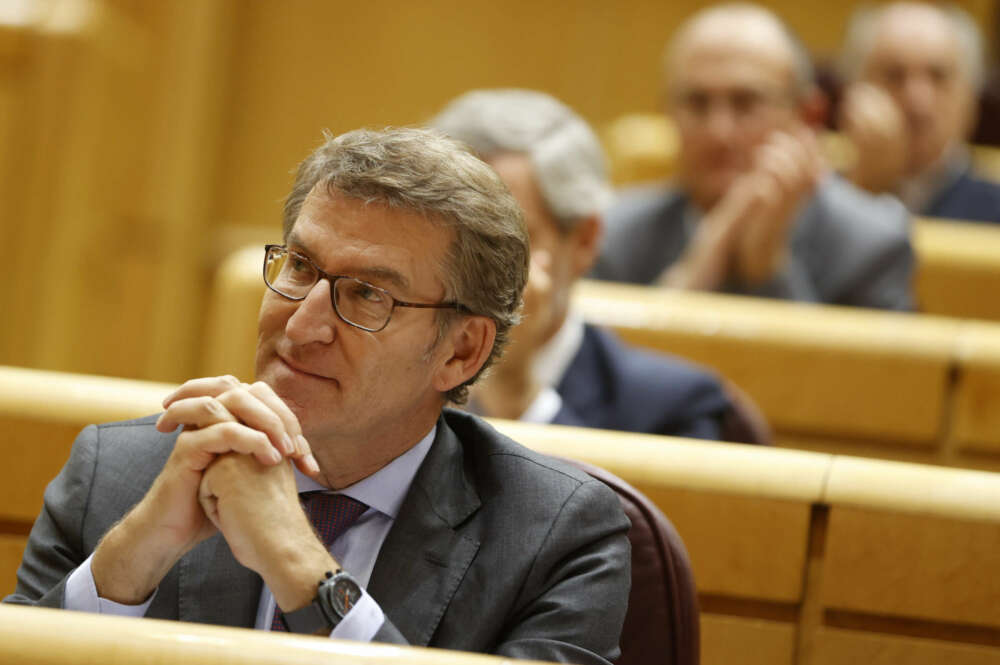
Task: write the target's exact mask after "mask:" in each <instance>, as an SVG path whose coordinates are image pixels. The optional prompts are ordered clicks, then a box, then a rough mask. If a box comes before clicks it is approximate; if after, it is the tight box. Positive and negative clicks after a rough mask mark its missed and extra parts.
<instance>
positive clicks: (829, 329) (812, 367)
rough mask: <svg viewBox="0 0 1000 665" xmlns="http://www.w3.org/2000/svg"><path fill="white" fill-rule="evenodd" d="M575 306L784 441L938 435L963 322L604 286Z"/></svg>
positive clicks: (919, 439)
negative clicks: (674, 359)
mask: <svg viewBox="0 0 1000 665" xmlns="http://www.w3.org/2000/svg"><path fill="white" fill-rule="evenodd" d="M574 303H575V305H576V306H577V307H578V308H579V310H580V311H581V312H582V314H583V316H584V318H586V319H587V320H588V321H590V322H592V323H596V324H599V325H605V326H609V327H612V328H614V329H616V330H617V331H618V332H619V333H620V334H621V335H622V336H623V337H624V338H625V339H626V340H627V341H629V342H632V343H634V344H637V345H640V346H646V347H648V348H653V349H657V350H660V351H665V352H670V353H676V354H678V355H681V356H684V357H687V358H690V359H692V360H694V361H696V362H700V363H703V364H705V365H708V366H710V367H714V368H715V369H717V370H718V371H719V372H720V373H722V374H723V375H725V376H726V377H728V378H729V379H731V380H732V381H734V382H735V383H736V384H737V385H739V386H740V387H741V388H743V389H744V390H745V391H746V392H747V393H749V394H750V396H751V397H753V398H754V400H756V401H757V403H758V404H759V405H760V407H761V408H762V409H763V411H764V412H765V414H766V415H767V417H768V419H769V420H770V422H771V423H772V425H774V427H775V429H776V430H778V435H779V436H781V435H782V434H802V435H810V434H814V435H823V436H827V437H838V436H843V437H849V438H860V439H869V440H871V439H879V440H886V441H891V442H894V443H896V444H897V445H900V444H902V445H912V446H925V447H932V446H934V445H936V444H937V442H938V440H939V438H940V433H941V430H942V427H943V423H944V414H945V405H946V400H947V390H948V387H949V370H950V367H951V363H952V361H953V357H954V352H955V346H956V339H957V338H958V335H959V333H960V330H961V324H960V322H958V321H953V320H948V319H939V318H935V317H926V316H916V315H912V314H899V313H892V312H878V311H870V310H859V309H852V308H846V307H829V306H821V305H808V304H802V303H789V302H781V301H769V300H762V299H755V298H744V297H737V296H724V295H719V294H712V293H689V292H681V291H671V290H666V289H660V288H654V287H642V286H632V285H623V284H612V283H601V282H582V283H581V284H580V285H579V286H578V287H577V291H576V294H575V297H574Z"/></svg>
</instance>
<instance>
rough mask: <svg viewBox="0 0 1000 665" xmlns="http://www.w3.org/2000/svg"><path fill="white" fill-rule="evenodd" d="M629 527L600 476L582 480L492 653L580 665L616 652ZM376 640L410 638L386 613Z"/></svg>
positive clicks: (603, 664)
mask: <svg viewBox="0 0 1000 665" xmlns="http://www.w3.org/2000/svg"><path fill="white" fill-rule="evenodd" d="M628 529H629V522H628V518H626V517H625V516H624V514H623V513H622V509H621V504H620V503H619V501H618V498H617V496H615V494H614V493H613V492H612V491H611V490H610V489H609V488H608V487H607V486H605V485H604V484H603V483H600V482H598V481H595V480H592V481H588V482H585V483H582V484H581V485H580V486H579V487H578V488H577V490H576V491H575V492H573V494H572V495H571V496H570V497H569V498H568V499H567V501H566V502H565V503H564V504H563V506H562V508H561V510H560V511H559V514H558V516H557V518H556V519H555V521H554V523H553V525H552V529H551V531H550V533H549V535H548V537H547V538H546V539H545V542H544V543H543V545H542V547H541V549H540V550H539V552H538V553H537V555H536V558H535V563H534V565H533V566H532V570H531V571H530V573H529V574H528V578H527V579H526V580H525V581H524V583H523V588H522V593H521V603H520V604H519V609H518V610H517V611H516V613H515V614H514V615H513V616H512V617H511V618H510V619H509V621H508V625H507V626H506V627H505V630H504V632H503V634H502V635H501V637H500V639H499V640H498V643H497V644H496V645H495V647H494V648H492V649H491V652H492V653H494V654H496V655H500V656H505V657H508V658H516V659H527V660H541V661H549V662H562V663H577V664H578V665H608V664H609V662H610V661H613V660H614V659H616V658H617V657H618V656H619V654H620V649H619V644H618V640H619V637H620V635H621V630H622V624H623V623H624V621H625V611H626V609H627V605H628V594H629V588H630V585H631V551H630V546H629V541H628V538H627V532H628ZM374 639H375V641H379V642H389V643H394V644H406V643H407V640H406V638H405V637H404V636H403V635H402V634H401V633H400V632H399V630H398V629H397V628H396V627H395V626H394V625H393V624H392V622H391V621H390V620H389V619H388V618H387V619H386V620H385V623H383V625H382V627H381V628H380V629H379V631H378V633H377V634H376V635H375V638H374Z"/></svg>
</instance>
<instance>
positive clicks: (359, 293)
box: [351, 282, 383, 302]
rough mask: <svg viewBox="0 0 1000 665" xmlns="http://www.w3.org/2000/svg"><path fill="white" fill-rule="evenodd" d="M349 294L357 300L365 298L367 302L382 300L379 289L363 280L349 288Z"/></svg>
mask: <svg viewBox="0 0 1000 665" xmlns="http://www.w3.org/2000/svg"><path fill="white" fill-rule="evenodd" d="M351 294H352V295H353V296H354V297H355V298H358V299H359V300H367V301H368V302H382V300H383V295H382V292H381V291H379V290H378V289H376V288H375V287H373V286H369V285H368V284H365V283H363V282H358V283H356V284H355V285H354V288H353V289H351Z"/></svg>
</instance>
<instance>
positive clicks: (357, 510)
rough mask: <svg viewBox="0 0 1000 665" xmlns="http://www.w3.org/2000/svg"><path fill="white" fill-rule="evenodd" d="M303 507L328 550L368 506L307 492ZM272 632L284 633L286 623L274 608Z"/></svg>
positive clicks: (342, 496)
mask: <svg viewBox="0 0 1000 665" xmlns="http://www.w3.org/2000/svg"><path fill="white" fill-rule="evenodd" d="M300 498H301V501H302V507H303V508H304V509H305V511H306V515H307V516H308V517H309V521H310V522H312V525H313V528H314V529H316V533H318V534H319V537H320V538H321V539H322V540H323V544H324V545H325V546H326V549H328V550H329V549H330V545H331V544H332V543H333V541H335V540H336V539H337V537H338V536H340V534H342V533H344V531H347V529H348V528H349V527H350V526H351V525H352V524H354V523H355V522H356V521H357V520H358V518H359V517H361V514H362V513H364V512H365V510H367V509H368V506H366V505H365V504H363V503H361V502H360V501H358V500H357V499H352V498H351V497H349V496H345V495H343V494H330V493H328V492H307V493H305V494H303V495H302V496H301V497H300ZM271 630H277V631H284V630H285V622H284V621H282V620H281V610H280V609H278V607H277V605H275V607H274V618H273V619H272V620H271Z"/></svg>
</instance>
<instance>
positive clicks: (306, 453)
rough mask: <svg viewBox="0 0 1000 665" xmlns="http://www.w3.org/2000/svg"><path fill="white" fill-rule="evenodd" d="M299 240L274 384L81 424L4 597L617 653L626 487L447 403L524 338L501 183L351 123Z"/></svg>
mask: <svg viewBox="0 0 1000 665" xmlns="http://www.w3.org/2000/svg"><path fill="white" fill-rule="evenodd" d="M284 237H285V244H284V245H280V246H277V245H273V246H268V247H267V249H266V254H265V260H264V270H263V272H264V280H265V282H266V283H267V285H268V287H269V290H268V291H267V292H266V294H265V296H264V299H263V302H262V305H261V310H260V319H259V338H258V349H257V360H256V371H257V378H258V382H257V383H255V384H253V385H244V384H241V383H240V382H238V381H237V380H235V379H233V378H231V377H217V378H205V379H196V380H193V381H189V382H187V383H185V384H184V385H183V386H181V387H180V388H179V389H178V390H177V391H176V392H175V393H174V394H172V395H170V396H168V397H167V398H166V400H165V402H164V404H165V407H166V411H165V412H164V413H163V414H161V415H160V416H159V417H155V416H152V417H149V418H145V419H142V420H138V421H131V422H127V423H115V424H109V425H101V426H98V427H93V426H91V427H89V428H87V429H86V430H85V431H84V432H83V433H82V434H81V435H80V437H79V438H78V439H77V442H76V443H75V445H74V447H73V452H72V454H71V457H70V460H69V461H68V462H67V464H66V466H65V467H64V469H63V471H62V472H61V473H60V475H59V476H58V477H57V478H56V480H55V481H54V482H53V483H52V484H51V485H50V486H49V488H48V489H47V491H46V495H45V506H44V509H43V512H42V514H41V516H40V517H39V519H38V521H37V522H36V524H35V527H34V529H33V531H32V535H31V538H30V541H29V544H28V547H27V549H26V552H25V557H24V561H23V563H22V566H21V569H20V570H19V572H18V586H17V591H16V593H15V594H14V595H13V596H11V597H10V598H8V599H7V600H8V602H22V603H32V604H38V605H47V606H54V607H66V608H70V609H79V610H87V611H93V612H102V613H112V614H126V615H134V616H143V615H144V616H150V617H158V618H168V619H180V620H185V621H200V622H206V623H218V624H228V625H235V626H246V627H256V628H259V629H270V630H291V631H294V632H305V633H318V634H323V635H330V636H332V637H344V638H349V639H357V640H376V641H384V642H393V643H409V644H415V645H425V646H438V647H444V648H451V649H461V650H468V651H482V652H493V653H498V654H502V655H506V656H509V657H515V658H532V659H538V660H564V661H567V660H571V661H573V662H578V663H604V662H606V661H605V659H613V658H614V657H616V655H617V653H618V637H619V633H620V630H621V625H622V621H623V619H624V615H625V605H626V599H627V597H628V590H629V549H628V541H627V538H626V535H625V534H626V530H627V528H628V522H627V520H626V519H625V517H624V515H623V514H622V511H621V508H620V506H619V503H618V500H617V498H616V497H615V495H614V494H613V493H612V492H611V491H610V490H609V489H608V488H607V487H605V486H604V485H602V484H601V483H599V482H596V481H593V480H591V479H590V478H589V476H587V475H586V474H582V473H580V472H578V471H575V470H573V469H572V468H570V467H568V466H566V465H564V464H561V463H559V462H556V461H554V460H551V459H548V458H546V457H544V456H541V455H538V454H535V453H533V452H531V451H529V450H527V449H525V448H522V447H520V446H518V445H517V444H515V443H514V442H512V441H510V440H509V439H507V438H505V437H503V436H501V435H500V434H498V433H497V432H495V431H494V430H493V429H492V428H490V427H489V426H488V425H486V424H485V423H483V422H482V421H480V420H478V419H476V418H475V417H472V416H469V415H467V414H464V413H461V412H457V411H451V410H447V409H443V407H444V406H445V404H446V403H447V402H448V401H449V400H450V401H454V402H458V403H461V402H462V401H464V399H465V396H466V392H467V388H468V386H469V385H470V384H471V383H473V382H474V381H475V380H476V378H477V377H478V376H479V375H480V373H481V372H482V371H483V370H484V369H485V368H486V367H487V366H488V365H489V364H490V363H491V362H493V360H494V359H495V358H497V357H498V355H499V353H500V351H501V349H502V347H503V345H504V342H505V340H506V337H507V334H508V332H509V329H510V327H511V326H512V325H514V324H515V323H516V322H517V317H518V310H519V307H520V304H521V292H522V290H523V287H524V284H525V280H526V277H527V268H528V238H527V234H526V232H525V228H524V224H523V221H522V217H521V212H520V210H519V208H518V207H517V203H516V201H515V200H514V199H513V198H512V197H511V195H510V194H509V192H507V190H506V189H505V188H504V186H503V184H502V183H501V181H500V180H499V178H498V177H497V176H496V174H495V173H494V172H493V171H492V170H491V169H490V168H489V167H487V166H486V165H485V164H483V163H482V162H480V161H479V160H477V159H475V158H474V157H473V156H472V155H470V154H469V153H467V152H465V151H464V150H462V149H461V148H459V147H458V146H457V144H454V143H452V142H451V141H450V140H447V139H444V138H442V137H441V136H439V135H437V134H434V133H432V132H429V131H422V130H389V131H385V132H368V131H356V132H350V133H348V134H345V135H343V136H340V137H338V138H335V139H330V140H328V141H327V142H326V143H325V144H324V145H322V146H321V147H320V148H318V149H317V150H316V151H315V152H314V153H313V154H312V155H311V156H310V157H309V158H307V159H306V160H305V161H304V162H303V163H302V164H301V166H300V167H299V171H298V175H297V178H296V182H295V185H294V187H293V190H292V192H291V194H290V195H289V197H288V200H287V201H286V204H285V219H284ZM293 463H294V466H295V467H297V469H294V468H293ZM331 490H334V491H333V492H331ZM133 506H134V507H133Z"/></svg>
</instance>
